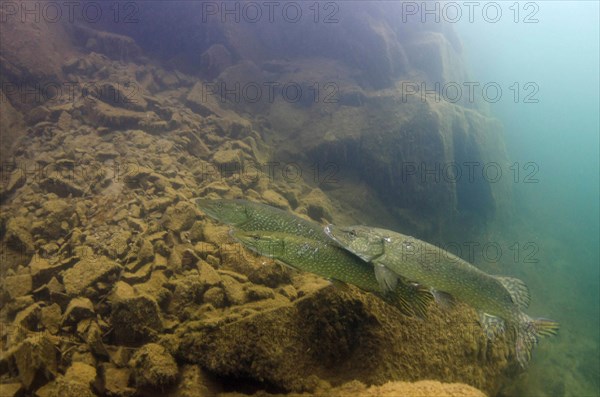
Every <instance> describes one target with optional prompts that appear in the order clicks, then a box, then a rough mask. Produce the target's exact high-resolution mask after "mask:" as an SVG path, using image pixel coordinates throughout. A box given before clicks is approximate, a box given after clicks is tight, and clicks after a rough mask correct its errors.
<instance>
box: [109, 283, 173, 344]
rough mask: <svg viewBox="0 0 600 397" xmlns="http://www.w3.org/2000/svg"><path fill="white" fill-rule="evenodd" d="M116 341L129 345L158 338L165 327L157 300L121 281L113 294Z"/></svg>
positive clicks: (113, 322) (112, 318)
mask: <svg viewBox="0 0 600 397" xmlns="http://www.w3.org/2000/svg"><path fill="white" fill-rule="evenodd" d="M111 302H112V313H111V322H112V326H113V329H114V338H115V341H116V342H117V343H119V344H124V345H127V346H132V345H138V344H140V343H143V342H145V341H148V340H152V339H154V338H156V336H157V334H158V332H160V331H161V330H162V328H163V325H162V320H161V318H160V314H159V313H160V311H159V308H158V304H157V303H156V300H155V299H154V298H153V297H151V296H149V295H146V294H138V293H137V292H136V291H135V289H134V288H133V287H131V286H130V285H129V284H127V283H125V282H123V281H119V282H117V284H116V285H115V288H114V290H113V292H112V294H111Z"/></svg>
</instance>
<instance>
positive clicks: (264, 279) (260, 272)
mask: <svg viewBox="0 0 600 397" xmlns="http://www.w3.org/2000/svg"><path fill="white" fill-rule="evenodd" d="M248 279H249V280H250V281H252V282H253V283H255V284H263V285H266V286H267V287H270V288H276V287H278V286H279V285H281V284H289V283H291V282H292V279H291V277H290V272H289V271H288V270H287V269H286V268H285V267H283V266H282V265H279V264H277V263H274V262H267V263H264V264H263V265H261V266H259V267H257V268H256V269H255V270H254V271H252V272H251V273H250V274H248Z"/></svg>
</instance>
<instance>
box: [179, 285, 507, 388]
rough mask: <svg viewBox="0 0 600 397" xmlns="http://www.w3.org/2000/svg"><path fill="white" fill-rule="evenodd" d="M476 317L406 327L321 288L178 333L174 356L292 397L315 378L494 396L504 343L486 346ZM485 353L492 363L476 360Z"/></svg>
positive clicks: (351, 295) (384, 308) (435, 317)
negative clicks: (426, 385) (459, 385)
mask: <svg viewBox="0 0 600 397" xmlns="http://www.w3.org/2000/svg"><path fill="white" fill-rule="evenodd" d="M265 302H267V301H265ZM475 318H476V316H475V314H474V312H473V311H472V310H471V309H468V308H466V307H465V306H462V305H459V306H458V307H457V308H456V309H455V310H452V311H450V312H441V311H440V310H439V309H437V308H435V307H432V310H431V311H430V313H429V317H428V318H427V319H426V320H421V319H416V318H409V317H406V316H404V315H402V314H400V312H399V311H397V310H396V309H394V308H391V307H390V306H388V305H386V304H384V303H383V302H382V301H381V300H379V299H377V298H375V297H373V296H371V295H366V294H363V293H361V292H357V291H356V290H354V289H350V290H348V291H341V290H336V289H335V288H331V287H329V288H325V289H322V290H320V291H318V292H316V293H311V294H309V295H307V296H305V297H303V298H301V299H297V300H295V301H294V302H293V303H291V304H288V305H283V306H276V307H274V308H272V309H271V310H266V311H261V312H259V313H257V314H255V315H253V316H249V317H245V318H243V319H241V320H238V321H235V322H233V323H227V321H225V323H224V325H223V326H215V325H214V324H210V323H207V324H206V325H205V326H203V325H202V323H199V322H190V323H189V324H183V325H182V326H180V327H179V328H178V330H177V337H178V338H180V344H179V349H178V351H177V356H178V357H179V358H181V359H184V360H186V361H189V362H194V363H198V364H199V365H202V366H203V367H204V368H206V369H208V370H210V371H211V372H213V373H216V374H220V375H221V376H235V377H239V376H242V377H248V378H250V379H258V380H261V381H264V382H267V383H269V384H272V385H277V386H278V387H281V388H283V389H284V390H290V391H302V390H307V389H310V388H311V386H310V384H309V383H307V382H309V381H308V378H309V377H310V376H311V375H315V376H318V377H319V378H321V379H324V380H326V381H328V382H331V383H333V384H339V383H343V382H349V381H351V380H354V379H357V380H360V381H361V382H364V383H366V384H382V383H385V382H386V381H389V380H416V379H427V378H429V379H438V380H440V381H452V382H454V381H460V382H464V383H467V384H470V385H474V386H476V387H478V388H480V389H482V390H485V391H487V392H490V393H494V392H495V391H496V390H497V389H498V387H499V385H500V383H499V382H500V378H499V377H498V374H500V373H502V372H503V371H506V370H507V368H508V363H507V360H506V356H507V355H508V354H509V348H508V345H507V343H508V342H506V340H505V339H504V338H500V339H498V340H497V341H496V342H495V343H494V344H492V345H490V344H487V343H486V338H485V336H484V335H483V332H482V331H481V328H480V326H479V324H478V323H477V321H476V320H475ZM487 350H491V351H492V352H496V353H497V354H489V353H488V354H487V355H486V356H485V357H486V358H482V352H485V351H487ZM277 352H283V353H279V354H278V353H277ZM448 363H452V366H451V369H450V367H449V366H448Z"/></svg>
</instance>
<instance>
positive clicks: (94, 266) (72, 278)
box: [63, 256, 121, 296]
mask: <svg viewBox="0 0 600 397" xmlns="http://www.w3.org/2000/svg"><path fill="white" fill-rule="evenodd" d="M120 270H121V266H120V265H119V264H118V263H116V262H113V261H112V260H110V259H108V258H107V257H105V256H100V257H97V258H96V257H85V258H83V259H82V260H80V261H79V262H77V263H76V264H75V266H73V267H72V268H70V269H67V270H65V271H64V272H63V283H64V286H65V290H66V292H67V294H69V295H71V296H76V295H82V294H83V295H86V296H87V295H93V293H92V292H91V291H89V289H90V287H94V285H95V284H96V283H98V282H101V281H108V280H109V279H110V278H111V277H113V276H115V275H116V274H117V273H118V272H119V271H120Z"/></svg>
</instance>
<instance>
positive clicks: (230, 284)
mask: <svg viewBox="0 0 600 397" xmlns="http://www.w3.org/2000/svg"><path fill="white" fill-rule="evenodd" d="M221 280H222V286H223V291H225V296H226V298H227V301H228V302H229V304H230V305H241V304H243V303H245V302H246V293H245V291H244V288H243V286H242V284H240V282H239V281H237V280H236V279H234V278H233V277H231V276H226V275H224V276H221Z"/></svg>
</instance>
